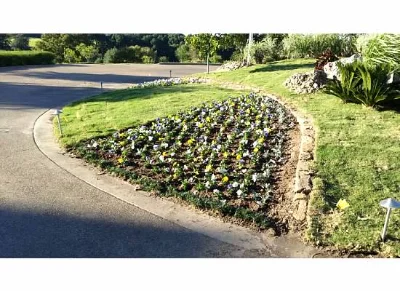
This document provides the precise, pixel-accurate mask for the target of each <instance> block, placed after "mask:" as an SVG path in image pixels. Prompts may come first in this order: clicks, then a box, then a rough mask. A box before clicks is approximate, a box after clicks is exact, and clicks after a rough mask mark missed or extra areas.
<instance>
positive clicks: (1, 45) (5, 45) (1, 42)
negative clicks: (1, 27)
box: [0, 34, 10, 50]
mask: <svg viewBox="0 0 400 291" xmlns="http://www.w3.org/2000/svg"><path fill="white" fill-rule="evenodd" d="M8 49H10V46H9V36H8V35H7V34H0V50H8Z"/></svg>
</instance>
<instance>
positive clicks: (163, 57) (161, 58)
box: [158, 56, 169, 63]
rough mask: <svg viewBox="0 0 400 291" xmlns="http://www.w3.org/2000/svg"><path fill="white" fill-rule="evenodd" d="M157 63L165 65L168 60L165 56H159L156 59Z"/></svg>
mask: <svg viewBox="0 0 400 291" xmlns="http://www.w3.org/2000/svg"><path fill="white" fill-rule="evenodd" d="M158 61H159V62H160V63H166V62H168V61H169V60H168V57H166V56H161V57H159V58H158Z"/></svg>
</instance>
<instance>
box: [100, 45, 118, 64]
mask: <svg viewBox="0 0 400 291" xmlns="http://www.w3.org/2000/svg"><path fill="white" fill-rule="evenodd" d="M117 54H118V49H117V48H115V47H114V48H112V49H109V50H108V51H106V53H105V54H104V57H103V63H105V64H107V63H117Z"/></svg>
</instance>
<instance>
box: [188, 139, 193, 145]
mask: <svg viewBox="0 0 400 291" xmlns="http://www.w3.org/2000/svg"><path fill="white" fill-rule="evenodd" d="M193 143H194V139H193V138H191V139H189V140H188V141H187V144H188V145H189V146H190V145H192V144H193Z"/></svg>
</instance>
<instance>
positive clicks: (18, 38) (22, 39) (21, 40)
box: [10, 34, 29, 51]
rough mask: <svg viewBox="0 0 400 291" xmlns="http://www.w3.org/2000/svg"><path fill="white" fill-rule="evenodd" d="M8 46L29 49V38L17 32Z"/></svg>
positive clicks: (15, 48)
mask: <svg viewBox="0 0 400 291" xmlns="http://www.w3.org/2000/svg"><path fill="white" fill-rule="evenodd" d="M10 47H11V48H12V49H13V50H21V51H22V50H28V49H29V38H27V37H26V36H24V35H22V34H17V35H15V36H14V38H13V39H12V40H11V42H10Z"/></svg>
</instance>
